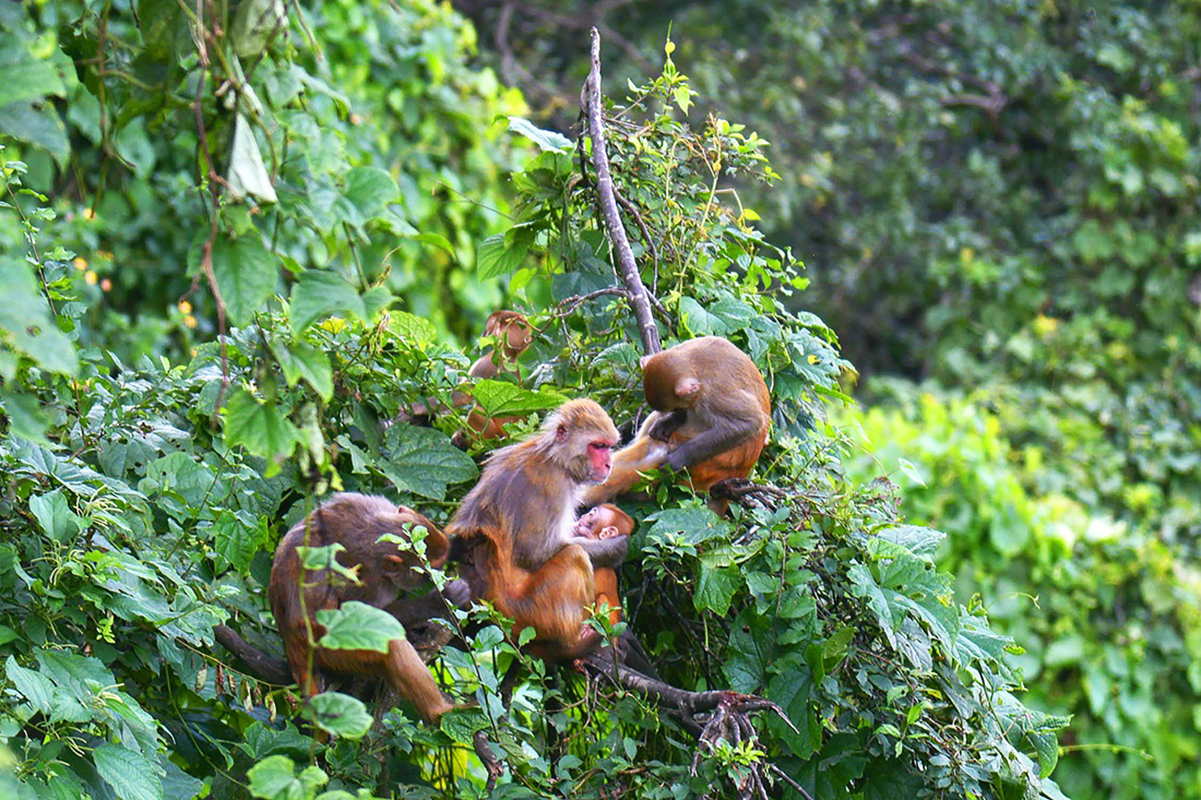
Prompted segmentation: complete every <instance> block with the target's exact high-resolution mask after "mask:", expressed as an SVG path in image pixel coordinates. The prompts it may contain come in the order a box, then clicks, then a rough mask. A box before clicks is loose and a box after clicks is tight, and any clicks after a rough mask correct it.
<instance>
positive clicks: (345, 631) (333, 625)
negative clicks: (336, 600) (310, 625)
mask: <svg viewBox="0 0 1201 800" xmlns="http://www.w3.org/2000/svg"><path fill="white" fill-rule="evenodd" d="M317 621H318V622H320V623H321V624H322V625H323V626H325V635H324V636H322V637H321V641H320V642H319V643H318V644H320V645H321V646H322V647H326V648H329V649H330V650H371V651H374V652H376V653H386V652H388V643H389V642H391V641H392V640H393V639H403V638H404V636H405V629H404V626H403V625H401V624H400V623H399V622H397V621H396V617H394V616H392V615H391V614H389V613H388V612H387V611H383V610H382V609H378V608H375V607H374V606H369V605H367V604H366V603H360V602H358V601H357V600H351V601H350V602H347V603H343V604H342V605H341V606H340V607H338V608H336V609H323V610H321V611H318V612H317Z"/></svg>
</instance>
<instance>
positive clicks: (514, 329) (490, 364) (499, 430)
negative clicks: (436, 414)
mask: <svg viewBox="0 0 1201 800" xmlns="http://www.w3.org/2000/svg"><path fill="white" fill-rule="evenodd" d="M484 335H485V336H494V337H498V338H497V346H496V347H494V348H493V349H492V350H491V351H490V352H488V353H485V354H484V355H482V356H480V357H479V358H478V359H476V361H475V363H474V364H472V365H471V369H469V370H467V375H468V376H469V377H471V378H474V379H475V380H483V379H487V378H495V377H496V376H497V375H500V374H502V373H504V374H510V375H515V376H517V380H518V381H520V380H521V371H520V369H519V368H518V366H517V358H518V356H520V355H521V354H522V353H524V352H525V351H526V349H527V348H529V346H530V343H531V342H532V341H533V329H532V328H531V327H530V322H529V320H528V319H526V318H525V315H524V314H521V313H518V312H516V311H504V310H500V311H493V312H492V313H491V314H490V315H489V316H488V321H487V323H485V325H484ZM456 394H462V395H463V396H464V397H465V398H466V402H463V403H461V404H459V403H456V407H461V406H462V405H467V403H468V402H471V397H470V396H469V395H467V394H466V393H462V392H459V393H456ZM517 419H520V417H495V418H493V417H488V416H486V415H485V414H484V413H483V412H482V411H481V410H480V408H479V407H478V406H476V407H475V408H473V409H472V410H471V413H470V414H468V415H467V428H468V430H471V431H474V432H475V434H476V436H478V437H479V438H482V439H499V438H501V437H503V436H504V435H505V429H504V426H505V425H507V424H508V423H510V422H514V421H516V420H517ZM454 441H455V444H457V445H459V446H462V445H463V444H465V443H466V431H459V432H458V433H457V434H456V435H455V437H454Z"/></svg>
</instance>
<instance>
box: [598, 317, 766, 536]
mask: <svg viewBox="0 0 1201 800" xmlns="http://www.w3.org/2000/svg"><path fill="white" fill-rule="evenodd" d="M642 386H643V391H644V392H645V394H646V402H647V403H648V404H649V405H650V406H651V408H653V409H654V411H653V412H652V413H651V415H650V416H648V417H647V418H646V420H645V421H644V422H643V424H642V427H641V428H640V429H639V430H638V434H637V436H635V437H634V441H633V442H631V443H630V444H629V445H628V446H626V447H623V448H622V449H621V450H619V451H617V453H615V454H614V456H613V469H612V471H611V472H610V474H609V477H608V479H607V480H605V481H604V482H602V483H600V484H597V485H595V486H590V487H588V488H587V489H585V490H584V492H583V493H582V495H581V498H580V500H581V502H582V503H584V504H586V505H596V504H597V503H602V502H604V501H606V500H610V499H612V498H614V497H616V496H618V495H620V494H624V493H625V492H628V491H629V490H630V489H631V488H632V487H633V486H634V484H636V483H637V482H638V480H639V477H640V473H643V472H646V471H648V470H652V469H656V468H658V467H661V466H664V465H666V466H668V467H670V468H671V469H672V470H673V471H676V472H679V471H681V470H687V480H688V482H689V483H690V485H691V486H692V487H693V488H694V489H695V490H696V491H698V492H705V491H708V490H709V489H710V488H711V487H712V486H713V485H714V484H716V483H718V482H719V481H723V480H726V479H727V478H745V477H746V476H747V475H749V474H750V473H751V470H752V469H754V466H755V462H756V461H758V459H759V454H760V453H761V452H762V451H763V446H764V445H765V444H766V443H767V435H768V431H769V429H770V428H771V395H770V394H769V392H768V390H767V384H766V382H764V380H763V374H762V373H761V372H760V371H759V368H758V367H756V366H755V362H753V361H751V359H750V356H748V355H747V354H746V353H744V352H742V351H741V350H739V349H738V348H737V347H735V346H734V345H733V344H732V343H730V341H729V340H727V339H723V338H721V337H720V336H702V337H700V338H698V339H691V340H689V341H686V342H682V343H680V344H677V345H676V346H675V347H670V348H668V349H667V350H663V351H662V352H659V353H656V354H654V355H652V356H647V357H645V358H643V360H642ZM726 506H727V502H726V501H724V500H711V501H710V507H711V508H713V510H714V511H716V512H718V513H725V510H726Z"/></svg>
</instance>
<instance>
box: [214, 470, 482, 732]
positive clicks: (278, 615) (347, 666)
mask: <svg viewBox="0 0 1201 800" xmlns="http://www.w3.org/2000/svg"><path fill="white" fill-rule="evenodd" d="M416 527H420V528H425V530H426V532H427V533H426V536H425V557H424V559H422V558H421V557H419V556H418V554H417V553H416V552H414V551H413V550H412V549H410V548H406V547H403V546H398V544H397V543H395V542H391V541H387V540H383V541H381V539H380V537H381V536H383V535H384V534H391V535H392V536H395V537H397V538H400V539H402V540H405V541H408V542H410V543H411V542H412V538H411V537H412V533H411V532H412V530H413V529H414V528H416ZM334 544H337V545H341V547H342V549H341V551H340V552H338V554H337V556H336V559H337V561H338V563H339V564H340V565H342V566H343V567H346V568H347V569H349V570H352V571H354V572H355V573H356V576H357V578H358V582H357V583H355V582H352V581H350V580H348V579H346V578H345V577H343V576H340V575H338V574H336V572H335V571H334V570H332V569H318V570H305V569H304V568H303V564H302V559H301V552H300V548H302V547H324V546H329V545H334ZM448 552H449V542H448V540H447V538H446V536H445V535H444V534H443V533H442V531H440V530H438V528H436V527H435V526H434V524H433V523H432V522H430V521H429V520H428V519H426V518H425V517H424V516H422V515H421V514H419V513H417V512H416V511H414V510H413V509H411V508H408V507H407V506H397V505H395V504H393V503H391V502H389V501H388V500H386V499H385V498H382V497H375V496H371V495H364V494H356V493H353V492H345V493H342V494H336V495H334V496H333V497H331V498H330V499H329V500H327V501H326V502H324V503H323V504H321V505H320V506H318V507H317V508H316V509H315V510H314V511H313V512H312V513H311V514H309V515H308V516H307V517H306V518H305V519H304V520H302V521H300V522H298V523H297V524H296V525H294V526H293V527H292V528H291V530H289V531H288V532H287V533H286V534H285V535H284V537H283V539H281V540H280V543H279V546H278V547H277V548H276V551H275V561H274V563H273V564H272V566H271V581H270V584H269V585H268V587H267V597H268V599H269V600H270V603H271V611H272V614H274V616H275V622H276V625H277V626H278V628H279V633H280V636H281V637H282V638H283V641H284V653H285V655H286V657H287V660H288V666H289V668H290V670H291V674H292V678H293V679H294V680H295V681H296V683H297V684H298V685H299V686H300V691H301V693H302V694H304V696H305V697H312V696H313V695H315V694H318V693H319V692H321V691H323V690H324V688H325V683H326V679H327V673H329V672H337V673H344V674H354V675H367V676H372V677H378V678H384V679H385V680H387V682H388V684H389V685H390V686H391V687H392V689H394V690H395V691H396V692H397V693H398V694H399V695H400V696H401V697H403V698H404V699H406V700H408V701H409V702H411V703H412V704H413V706H414V707H415V708H416V709H417V713H418V714H420V715H421V717H422V719H424V720H426V721H427V722H434V721H437V719H438V718H439V717H440V716H442V715H443V714H444V713H446V712H447V711H449V710H450V709H451V708H452V707H453V706H452V705H451V703H450V702H449V701H448V700H446V698H445V697H443V695H442V692H441V690H440V689H439V688H438V684H437V683H436V682H435V681H434V677H433V675H432V674H431V673H430V671H429V669H428V668H427V667H426V666H425V664H424V663H423V662H422V660H421V657H420V656H418V655H417V651H416V650H415V649H414V648H413V645H412V644H410V643H409V641H408V640H407V639H406V638H404V637H403V636H402V637H398V638H396V639H392V640H391V641H389V643H388V650H387V652H377V651H374V650H347V649H332V648H325V647H322V646H321V645H320V639H321V636H322V635H323V634H324V632H325V629H324V628H323V627H322V626H321V625H320V623H318V622H317V612H318V611H321V610H323V609H334V608H338V607H339V606H341V605H342V604H343V603H346V602H349V601H352V600H357V601H359V602H362V603H366V604H368V605H371V606H374V607H376V608H380V609H385V610H387V611H389V612H390V613H391V614H392V615H393V616H395V617H396V618H397V619H398V620H399V621H400V622H401V623H402V624H404V625H405V626H406V627H408V626H413V625H417V624H419V623H422V622H426V621H428V620H430V619H432V618H435V617H438V616H442V615H445V614H446V613H447V609H448V608H449V607H450V606H457V605H464V604H466V602H467V586H466V584H464V583H463V582H462V581H452V582H451V583H450V584H448V585H447V586H446V588H445V589H444V590H443V592H442V593H441V594H440V593H438V592H437V591H434V592H430V593H428V594H425V595H421V596H419V597H415V598H409V597H401V596H400V594H401V592H402V591H403V590H413V589H416V588H418V587H420V586H421V585H422V584H423V583H424V582H425V579H426V569H427V566H428V567H434V568H440V567H441V566H442V565H443V564H445V563H446V558H447V554H448ZM314 643H316V644H314ZM226 646H227V647H229V646H230V645H229V643H226ZM233 649H234V650H235V652H238V653H239V655H243V654H242V653H241V652H240V651H239V650H238V649H237V648H236V647H235V648H233ZM252 655H253V654H252ZM243 657H244V658H245V656H243Z"/></svg>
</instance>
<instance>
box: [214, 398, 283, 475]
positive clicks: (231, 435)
mask: <svg viewBox="0 0 1201 800" xmlns="http://www.w3.org/2000/svg"><path fill="white" fill-rule="evenodd" d="M223 415H224V417H225V441H226V443H227V444H229V445H230V446H231V447H234V446H237V445H242V446H243V447H245V448H246V449H247V450H248V451H249V452H251V453H254V454H255V455H257V456H262V457H263V458H265V459H267V462H268V469H267V474H268V477H270V476H271V475H273V474H275V473H276V472H278V471H279V466H278V465H279V464H280V463H282V462H283V461H285V460H286V459H288V458H289V457H290V456H291V455H292V453H293V451H294V450H295V449H296V445H297V444H300V443H302V440H301V436H300V431H298V430H297V429H296V426H295V425H293V424H292V423H291V422H289V421H288V419H287V417H285V416H284V415H283V414H281V413H280V412H279V409H278V408H276V406H275V405H274V404H273V403H260V402H259V401H258V400H256V399H255V398H254V396H253V395H251V394H250V393H249V392H245V391H242V390H238V391H237V392H235V393H234V395H233V396H232V397H231V398H229V402H228V403H226V404H225V409H224V411H223Z"/></svg>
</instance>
